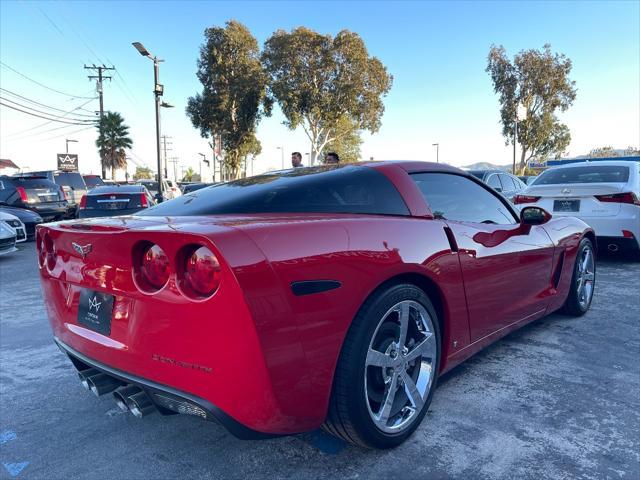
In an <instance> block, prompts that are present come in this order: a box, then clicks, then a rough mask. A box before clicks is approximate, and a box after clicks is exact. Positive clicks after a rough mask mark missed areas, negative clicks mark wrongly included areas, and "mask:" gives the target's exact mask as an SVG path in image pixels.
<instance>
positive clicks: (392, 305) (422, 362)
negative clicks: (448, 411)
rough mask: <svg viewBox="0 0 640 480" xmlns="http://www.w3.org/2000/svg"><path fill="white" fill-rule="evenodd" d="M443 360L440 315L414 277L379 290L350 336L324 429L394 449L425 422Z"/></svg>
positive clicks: (368, 444)
mask: <svg viewBox="0 0 640 480" xmlns="http://www.w3.org/2000/svg"><path fill="white" fill-rule="evenodd" d="M439 366H440V330H439V326H438V317H437V314H436V311H435V309H434V308H433V305H432V303H431V301H430V300H429V297H427V295H425V293H424V292H423V291H422V290H421V289H419V288H418V287H416V286H415V285H411V284H399V285H394V286H391V287H388V288H385V289H384V290H381V291H379V292H376V293H374V294H373V295H372V296H371V297H370V298H369V299H368V300H367V301H366V302H365V303H364V304H363V305H362V307H361V308H360V311H359V312H358V314H357V315H356V318H355V319H354V321H353V323H352V325H351V327H350V328H349V332H348V333H347V337H346V338H345V341H344V345H343V347H342V351H341V353H340V358H339V359H338V365H337V367H336V373H335V377H334V382H333V390H332V392H331V401H330V405H329V413H328V415H327V419H326V421H325V424H324V428H325V430H327V431H328V432H329V433H331V434H333V435H335V436H337V437H340V438H342V439H343V440H345V441H347V442H349V443H352V444H354V445H359V446H363V447H368V448H393V447H396V446H398V445H400V444H401V443H402V442H404V441H405V440H406V439H407V438H408V437H409V436H410V435H411V434H412V433H413V432H414V431H415V430H416V428H418V426H419V425H420V422H421V421H422V419H423V417H424V416H425V414H426V412H427V410H428V408H429V404H430V403H431V398H432V396H433V392H434V390H435V387H436V381H437V375H438V368H439Z"/></svg>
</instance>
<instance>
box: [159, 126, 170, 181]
mask: <svg viewBox="0 0 640 480" xmlns="http://www.w3.org/2000/svg"><path fill="white" fill-rule="evenodd" d="M160 138H162V151H163V153H164V156H163V158H164V164H163V165H164V178H168V177H167V139H169V140H171V137H170V136H168V135H162V136H161V137H160ZM168 143H169V151H171V150H172V149H171V145H173V143H172V142H168Z"/></svg>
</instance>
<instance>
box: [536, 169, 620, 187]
mask: <svg viewBox="0 0 640 480" xmlns="http://www.w3.org/2000/svg"><path fill="white" fill-rule="evenodd" d="M628 181H629V167H625V166H618V165H588V166H584V167H565V168H555V169H552V170H547V171H546V172H543V173H541V174H540V176H539V177H538V178H536V180H535V182H534V183H533V184H534V185H556V184H563V183H610V182H619V183H626V182H628Z"/></svg>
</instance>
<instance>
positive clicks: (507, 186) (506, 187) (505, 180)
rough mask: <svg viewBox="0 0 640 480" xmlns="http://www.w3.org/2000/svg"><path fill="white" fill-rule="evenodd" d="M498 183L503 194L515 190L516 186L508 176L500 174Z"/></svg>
mask: <svg viewBox="0 0 640 480" xmlns="http://www.w3.org/2000/svg"><path fill="white" fill-rule="evenodd" d="M500 182H501V183H502V191H503V192H512V191H513V190H516V186H515V184H514V183H513V180H512V179H511V177H510V176H509V175H504V174H502V173H501V174H500Z"/></svg>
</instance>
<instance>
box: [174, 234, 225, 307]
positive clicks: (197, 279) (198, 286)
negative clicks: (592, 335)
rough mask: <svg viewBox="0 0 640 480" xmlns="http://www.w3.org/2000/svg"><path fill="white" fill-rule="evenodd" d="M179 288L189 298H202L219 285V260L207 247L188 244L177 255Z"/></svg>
mask: <svg viewBox="0 0 640 480" xmlns="http://www.w3.org/2000/svg"><path fill="white" fill-rule="evenodd" d="M178 261H179V262H181V264H180V267H181V268H180V267H179V270H178V279H179V285H180V289H181V290H182V291H183V293H184V294H185V295H186V296H188V297H191V298H196V299H203V298H207V297H210V296H211V295H213V294H214V293H215V292H216V290H218V287H219V286H220V276H221V270H220V262H219V261H218V258H217V257H216V255H215V254H214V253H213V252H212V251H211V250H209V249H208V248H207V247H204V246H201V245H189V246H188V247H186V248H185V249H183V251H182V252H181V254H180V255H179V260H178Z"/></svg>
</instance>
